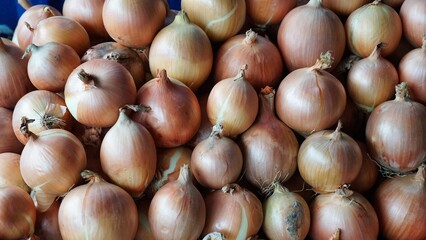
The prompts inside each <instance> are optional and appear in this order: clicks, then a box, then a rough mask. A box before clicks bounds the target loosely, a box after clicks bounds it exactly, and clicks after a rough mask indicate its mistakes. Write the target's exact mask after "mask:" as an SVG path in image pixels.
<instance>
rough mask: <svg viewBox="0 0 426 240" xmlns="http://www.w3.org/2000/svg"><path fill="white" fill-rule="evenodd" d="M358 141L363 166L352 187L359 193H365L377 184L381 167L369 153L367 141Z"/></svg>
mask: <svg viewBox="0 0 426 240" xmlns="http://www.w3.org/2000/svg"><path fill="white" fill-rule="evenodd" d="M357 143H358V146H359V148H360V149H361V152H362V166H361V170H360V171H359V175H358V176H357V177H356V179H355V180H354V181H353V182H352V183H351V188H352V189H353V190H355V191H357V192H359V193H365V192H367V191H368V190H370V189H372V188H373V187H374V185H375V184H376V182H377V180H378V178H379V167H378V166H377V163H376V162H375V161H374V160H373V159H371V157H370V155H369V154H368V149H367V145H366V144H365V142H361V141H359V140H357Z"/></svg>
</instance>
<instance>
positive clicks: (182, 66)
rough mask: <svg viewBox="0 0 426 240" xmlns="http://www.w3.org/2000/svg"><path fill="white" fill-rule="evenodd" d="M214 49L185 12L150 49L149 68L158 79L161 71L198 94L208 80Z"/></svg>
mask: <svg viewBox="0 0 426 240" xmlns="http://www.w3.org/2000/svg"><path fill="white" fill-rule="evenodd" d="M212 65H213V49H212V45H211V43H210V40H209V37H208V36H207V34H206V33H205V32H204V31H203V30H202V29H201V28H200V27H199V26H198V25H196V24H194V23H192V22H191V21H190V20H189V18H188V15H187V14H186V12H185V11H180V12H179V13H178V14H177V15H176V17H175V18H174V20H173V22H172V23H171V24H170V25H168V26H166V27H164V28H163V29H161V31H160V32H159V33H158V34H157V35H155V38H154V40H153V41H152V44H151V46H150V48H149V67H150V69H151V74H152V75H154V76H155V74H156V73H157V71H158V69H166V70H167V75H168V76H169V77H171V78H174V79H178V80H179V81H181V82H183V83H184V84H185V85H187V86H188V87H189V88H191V89H192V90H193V91H196V90H197V89H198V88H199V87H200V86H201V85H202V84H203V83H204V82H205V81H206V80H207V78H208V77H209V75H210V71H211V69H212Z"/></svg>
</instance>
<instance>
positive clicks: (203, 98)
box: [187, 92, 213, 149]
mask: <svg viewBox="0 0 426 240" xmlns="http://www.w3.org/2000/svg"><path fill="white" fill-rule="evenodd" d="M208 97H209V92H205V93H202V94H199V95H198V97H197V98H198V103H199V104H200V109H201V125H200V127H199V128H198V131H197V133H196V134H195V136H194V137H193V138H192V139H191V141H190V142H188V143H187V146H188V147H190V148H192V149H193V148H194V147H195V146H196V145H197V144H198V143H199V142H201V141H202V140H204V139H206V138H208V137H209V136H210V133H211V131H212V127H213V124H212V123H211V122H210V120H209V117H208V116H207V100H208Z"/></svg>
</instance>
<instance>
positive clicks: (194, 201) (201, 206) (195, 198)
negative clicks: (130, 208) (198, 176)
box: [148, 165, 206, 240]
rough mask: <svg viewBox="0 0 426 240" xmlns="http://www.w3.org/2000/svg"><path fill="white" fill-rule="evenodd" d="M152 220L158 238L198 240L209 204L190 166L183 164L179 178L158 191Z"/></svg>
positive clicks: (149, 212) (151, 225) (152, 229)
mask: <svg viewBox="0 0 426 240" xmlns="http://www.w3.org/2000/svg"><path fill="white" fill-rule="evenodd" d="M148 219H149V225H150V227H151V231H152V234H153V236H154V238H155V239H157V240H162V239H188V240H195V239H198V237H199V236H200V234H201V231H202V230H203V226H204V222H205V220H206V205H205V203H204V199H203V196H202V195H201V193H200V192H199V191H198V189H197V188H196V187H195V186H194V185H193V184H192V180H191V177H190V171H189V167H188V165H183V166H182V167H181V169H180V174H179V178H178V179H177V180H175V181H172V182H168V183H167V184H165V185H164V186H163V187H162V188H160V189H159V190H158V191H157V193H155V195H154V197H153V198H152V200H151V204H150V205H149V210H148Z"/></svg>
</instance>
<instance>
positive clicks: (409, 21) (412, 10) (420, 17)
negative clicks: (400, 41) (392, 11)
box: [399, 0, 426, 47]
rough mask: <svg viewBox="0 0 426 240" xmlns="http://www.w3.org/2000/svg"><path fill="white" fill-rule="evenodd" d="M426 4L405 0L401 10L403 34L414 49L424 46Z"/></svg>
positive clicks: (416, 0)
mask: <svg viewBox="0 0 426 240" xmlns="http://www.w3.org/2000/svg"><path fill="white" fill-rule="evenodd" d="M425 15H426V2H425V1H423V0H404V3H403V4H402V6H401V9H400V10H399V16H400V17H401V21H402V34H403V35H404V37H405V38H406V39H407V40H408V41H409V42H410V43H411V45H413V46H414V47H421V46H422V36H423V35H424V34H425V33H426V19H425Z"/></svg>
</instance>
